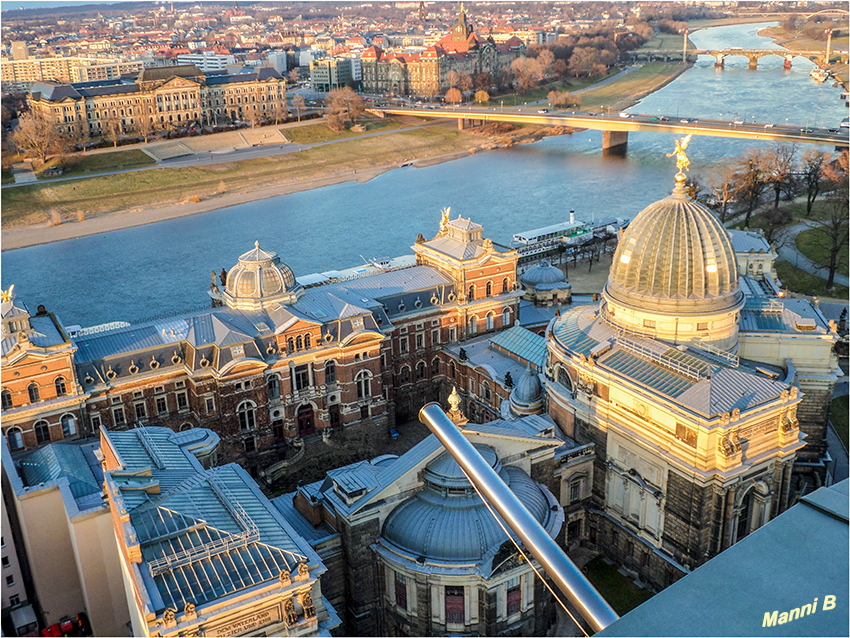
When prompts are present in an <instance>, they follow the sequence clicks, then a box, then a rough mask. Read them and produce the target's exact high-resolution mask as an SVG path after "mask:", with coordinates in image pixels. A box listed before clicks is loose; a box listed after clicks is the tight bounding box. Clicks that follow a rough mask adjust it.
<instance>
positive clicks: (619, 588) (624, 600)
mask: <svg viewBox="0 0 850 638" xmlns="http://www.w3.org/2000/svg"><path fill="white" fill-rule="evenodd" d="M584 572H585V574H586V575H587V578H588V580H590V582H591V583H593V586H594V587H596V589H597V590H599V593H600V594H602V597H603V598H604V599H605V600H607V601H608V604H609V605H611V606H612V607H613V608H614V611H616V612H617V613H618V614H620V615H621V616H622V615H623V614H625V613H628V612H630V611H631V610H632V609H634V608H635V607H637V606H638V605H640V604H641V603H645V602H646V601H647V600H649V599H650V598H652V594H651V593H649V592H648V591H647V590H645V589H641V588H640V587H638V586H637V585H635V584H634V582H633V581H632V579H631V578H628V577H626V576H623V575H622V574H621V573H620V572H618V571H617V568H616V567H615V566H613V565H608V564H606V563H605V562H604V561H603V560H602V557H601V556H597V557H596V558H594V559H593V560H592V561H590V562H589V563H588V564H587V565H586V566H585V568H584Z"/></svg>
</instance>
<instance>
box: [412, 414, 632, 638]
mask: <svg viewBox="0 0 850 638" xmlns="http://www.w3.org/2000/svg"><path fill="white" fill-rule="evenodd" d="M419 420H420V421H421V422H422V423H424V424H425V425H427V426H428V428H429V429H430V430H431V431H432V432H433V433H434V435H435V436H436V437H437V439H438V440H439V441H440V443H442V444H443V446H445V448H446V450H447V451H448V453H449V454H451V455H452V458H454V460H455V461H457V463H458V465H460V466H461V468H463V470H464V472H465V473H466V475H467V477H468V478H469V480H470V481H471V482H472V483H473V484H474V485H475V487H477V488H478V489H479V490H480V491H481V493H482V494H483V495H484V496H485V497H486V498H487V501H488V502H489V503H490V505H492V506H493V507H494V508H495V509H496V511H497V512H499V514H500V515H501V516H502V518H503V519H504V520H505V522H506V523H507V524H508V526H509V527H510V528H511V529H512V530H513V531H514V533H515V534H516V535H517V536H519V538H520V539H521V540H522V542H523V543H524V544H525V546H526V548H528V551H529V552H531V554H532V555H533V556H534V558H536V559H537V560H538V561H539V562H540V564H541V565H542V566H543V569H545V570H546V573H547V574H548V575H549V577H550V578H551V579H552V580H553V581H554V582H555V584H556V586H557V587H558V589H560V590H561V591H562V592H563V593H564V595H565V596H566V597H567V598H568V599H569V601H570V602H571V603H572V604H573V605H574V606H575V607H576V609H578V612H579V613H580V614H581V616H582V618H584V619H585V620H586V621H587V622H588V623H589V624H590V626H591V627H592V628H593V631H595V632H596V631H601V630H602V629H605V627H607V626H608V625H610V624H611V623H612V622H614V621H615V620H617V619H618V618H619V616H618V615H617V612H615V611H614V610H613V609H612V608H611V606H610V605H609V604H608V602H607V601H606V600H605V599H604V598H603V597H602V596H601V595H600V594H599V592H598V591H596V589H595V588H594V587H593V585H592V584H591V583H590V582H589V581H588V580H587V578H586V577H585V576H584V574H582V573H581V571H580V570H579V569H578V567H576V566H575V564H574V563H573V562H572V561H571V560H570V559H569V557H568V556H567V555H566V554H565V553H564V552H563V550H562V549H561V548H560V547H558V544H557V543H555V541H554V540H552V538H550V536H549V534H547V533H546V530H545V529H543V526H542V525H540V523H539V522H538V521H537V519H536V518H534V516H532V514H531V512H529V511H528V509H526V507H525V505H523V504H522V502H521V501H520V500H519V499H518V498H517V497H516V495H515V494H514V493H513V492H511V490H510V489H509V488H508V486H507V485H505V483H504V481H502V479H500V478H499V475H498V474H496V472H495V471H493V468H492V467H490V465H489V464H488V463H487V462H486V461H485V460H484V459H483V458H482V457H481V455H480V454H479V453H478V451H477V450H476V449H475V448H474V447H473V446H472V443H470V442H469V441H467V440H466V437H465V436H464V435H463V434H462V433H461V432H460V430H458V428H457V426H456V425H455V424H454V423H452V421H451V420H450V419H449V417H448V416H446V413H445V412H443V409H442V408H441V407H440V405H439V404H438V403H429V404H428V405H426V406H425V407H423V408H422V409H421V410H420V411H419Z"/></svg>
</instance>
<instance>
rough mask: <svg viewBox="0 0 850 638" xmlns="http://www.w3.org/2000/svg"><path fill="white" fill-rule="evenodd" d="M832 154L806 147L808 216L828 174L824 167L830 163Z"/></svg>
mask: <svg viewBox="0 0 850 638" xmlns="http://www.w3.org/2000/svg"><path fill="white" fill-rule="evenodd" d="M829 161H830V155H829V153H824V152H823V151H818V150H817V149H806V152H805V153H803V184H805V186H806V217H809V216H810V215H811V214H812V206H814V204H815V199H817V196H818V195H819V194H820V189H821V186H822V185H823V183H824V181H825V179H826V176H825V175H824V167H825V166H827V165H828V164H829Z"/></svg>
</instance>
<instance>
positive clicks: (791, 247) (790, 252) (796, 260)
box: [779, 222, 850, 287]
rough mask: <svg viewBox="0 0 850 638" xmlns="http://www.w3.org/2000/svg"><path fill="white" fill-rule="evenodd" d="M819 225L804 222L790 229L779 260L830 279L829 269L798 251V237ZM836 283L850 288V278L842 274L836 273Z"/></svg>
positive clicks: (780, 250) (780, 251) (780, 249)
mask: <svg viewBox="0 0 850 638" xmlns="http://www.w3.org/2000/svg"><path fill="white" fill-rule="evenodd" d="M817 225H818V224H817V222H803V223H801V224H795V225H794V226H791V227H790V228H789V229H788V230H789V233H790V235H789V238H788V241H786V242H785V244H784V245H783V246H781V247H780V248H779V258H780V259H784V260H785V261H787V262H789V263H791V264H794V265H795V266H796V267H797V268H800V269H802V270H805V271H806V272H808V273H811V274H812V275H815V276H817V277H820V278H821V279H829V270H828V269H827V268H825V267H824V266H821V265H819V264H816V263H814V262H813V261H812V260H810V259H809V258H808V257H806V256H805V255H804V254H803V253H801V252H800V251H799V250H797V241H796V240H797V235H799V234H800V233H801V232H803V231H804V230H808V229H809V228H815V227H816V226H817ZM834 282H835V283H836V284H838V285H839V286H847V287H850V278H848V277H846V276H844V275H842V274H840V273H835V278H834Z"/></svg>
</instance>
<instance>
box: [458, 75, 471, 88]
mask: <svg viewBox="0 0 850 638" xmlns="http://www.w3.org/2000/svg"><path fill="white" fill-rule="evenodd" d="M457 87H458V88H459V89H460V90H461V91H462V92H463V93H468V92H469V91H471V90H472V78H471V77H469V74H468V73H461V74H460V78H459V79H458V83H457Z"/></svg>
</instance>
